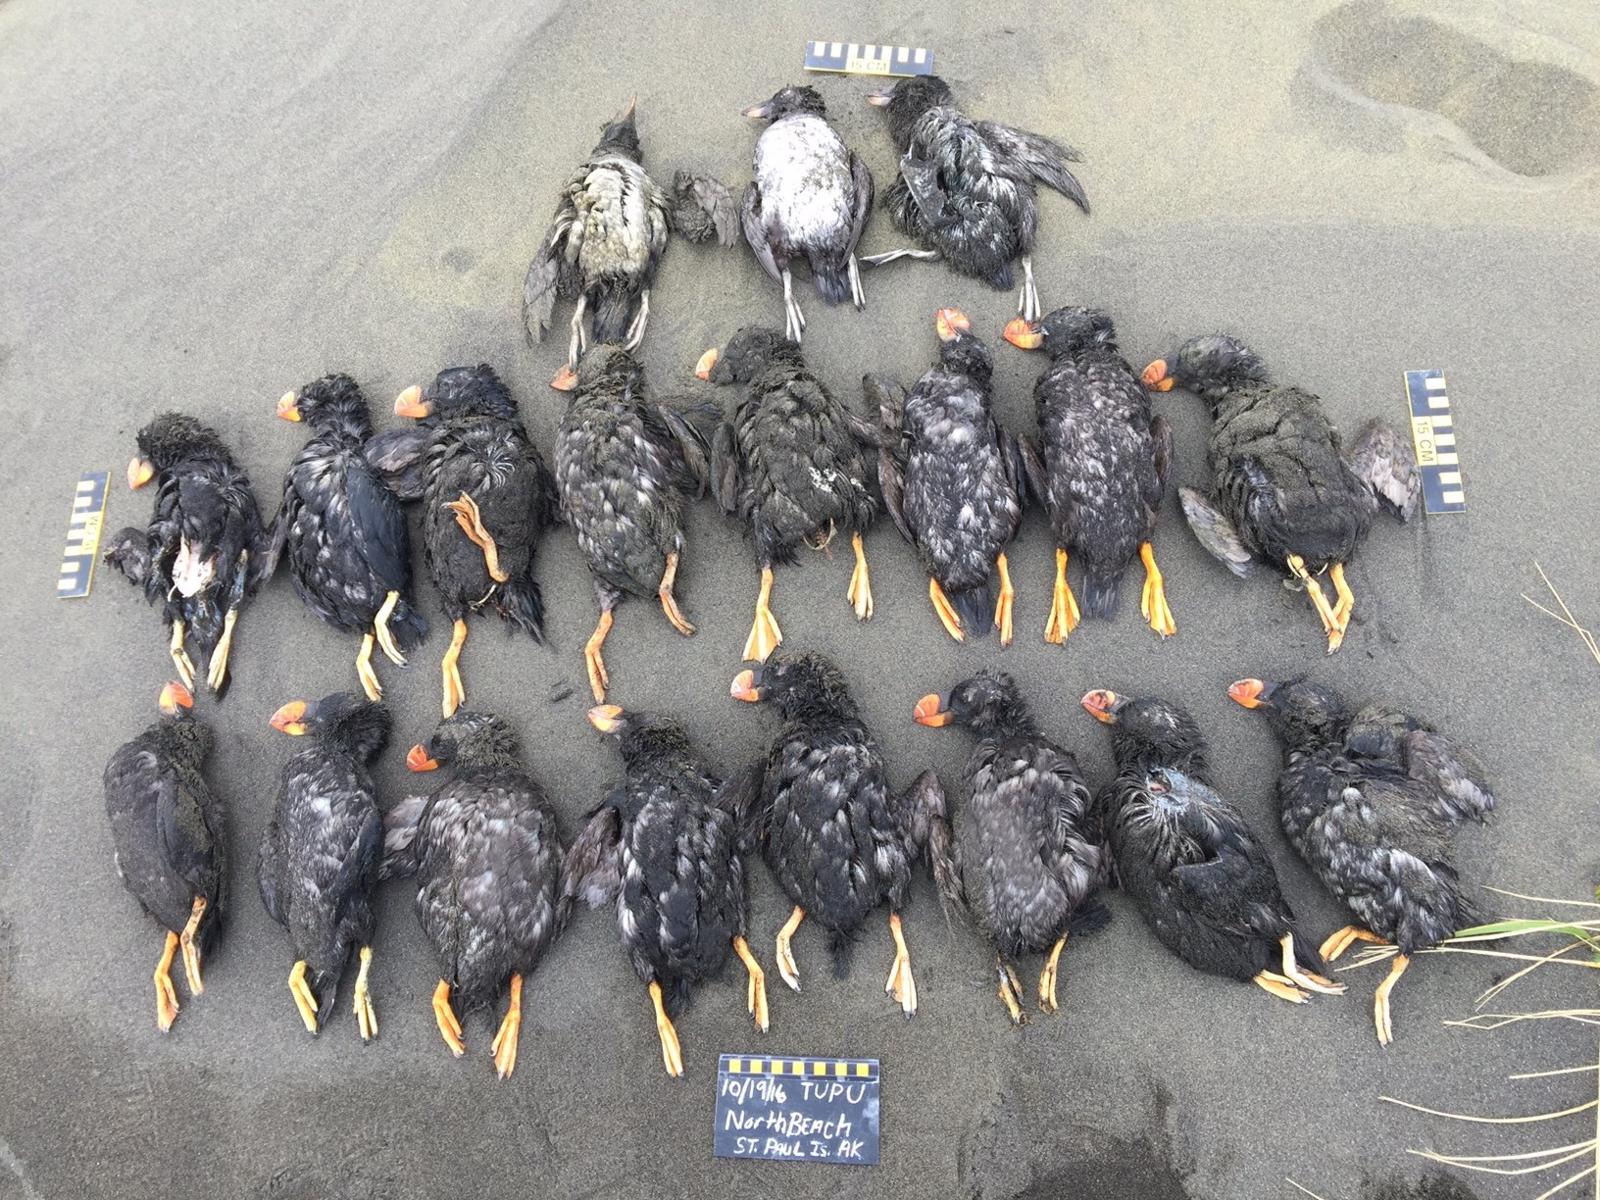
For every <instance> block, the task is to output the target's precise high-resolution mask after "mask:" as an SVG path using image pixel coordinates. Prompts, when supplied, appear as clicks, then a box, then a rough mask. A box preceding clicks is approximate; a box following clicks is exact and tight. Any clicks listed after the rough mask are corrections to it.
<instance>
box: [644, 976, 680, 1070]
mask: <svg viewBox="0 0 1600 1200" xmlns="http://www.w3.org/2000/svg"><path fill="white" fill-rule="evenodd" d="M650 1003H651V1004H652V1005H653V1006H654V1007H655V1010H656V1036H657V1037H659V1038H660V1039H661V1061H662V1062H663V1063H664V1064H665V1065H666V1068H667V1074H668V1075H671V1076H672V1077H673V1078H674V1079H681V1078H682V1077H683V1047H682V1046H680V1045H679V1044H678V1031H677V1030H676V1029H674V1028H673V1026H672V1018H671V1017H669V1016H667V1008H666V1005H664V1004H663V1003H662V1002H661V985H660V984H659V983H657V982H656V981H655V980H654V979H652V980H651V981H650Z"/></svg>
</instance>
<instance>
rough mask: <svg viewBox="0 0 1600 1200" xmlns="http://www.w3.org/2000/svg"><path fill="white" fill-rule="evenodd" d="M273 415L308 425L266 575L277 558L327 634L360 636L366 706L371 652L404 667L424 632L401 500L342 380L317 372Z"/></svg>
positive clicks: (376, 691)
mask: <svg viewBox="0 0 1600 1200" xmlns="http://www.w3.org/2000/svg"><path fill="white" fill-rule="evenodd" d="M278 416H280V417H282V418H283V419H284V420H286V421H304V422H306V423H307V424H308V425H310V426H311V430H312V435H311V440H310V441H308V442H307V443H306V444H305V447H304V448H303V449H302V450H301V451H300V453H299V454H297V455H295V458H294V462H293V463H291V464H290V466H289V471H288V473H287V474H286V475H285V476H284V481H283V501H282V503H281V504H280V505H279V506H278V515H277V516H276V517H274V518H273V523H272V538H271V544H270V545H269V547H268V549H267V562H268V564H269V568H270V569H276V567H277V564H278V563H279V562H280V561H281V560H282V557H283V555H284V554H285V553H287V554H288V556H289V568H290V572H291V575H292V577H293V579H294V590H295V592H296V594H298V595H299V597H300V599H301V600H303V601H304V602H305V606H306V607H307V608H308V609H310V610H311V611H312V612H313V613H315V614H316V615H317V616H318V617H321V618H322V619H323V620H324V621H326V622H327V623H328V624H329V625H332V626H333V627H334V628H335V629H349V630H354V631H357V632H359V633H360V634H361V650H360V652H359V653H358V654H357V655H356V675H357V677H358V678H359V679H360V680H361V686H362V688H363V690H365V692H366V693H367V697H368V698H369V699H371V700H377V699H380V698H381V697H382V696H383V688H382V686H381V685H380V684H379V683H378V676H377V673H376V672H375V671H374V670H373V669H372V650H373V646H374V645H377V646H381V647H382V648H383V652H384V654H386V655H388V657H389V661H390V662H393V663H394V664H396V665H397V666H402V667H403V666H405V665H406V657H405V651H407V650H410V649H413V648H415V646H416V645H417V643H418V642H420V641H421V640H422V639H423V638H424V637H426V636H427V633H428V622H427V621H426V620H425V619H424V618H423V616H422V614H421V613H420V612H418V611H417V608H416V606H415V604H413V603H412V600H411V596H410V592H411V536H410V533H409V532H408V531H407V529H406V514H405V509H404V508H403V507H402V506H401V503H400V498H399V497H398V496H396V495H395V494H394V492H393V491H391V490H390V488H389V485H388V484H387V483H386V482H385V481H384V479H383V477H382V476H381V475H380V474H379V473H378V471H377V469H376V468H374V467H373V466H372V464H371V463H369V462H368V461H367V458H366V454H365V446H366V443H367V439H368V438H370V437H371V436H372V418H371V414H370V413H369V412H368V411H367V398H366V397H365V396H363V395H362V394H361V388H360V387H359V386H358V385H357V384H356V381H355V380H354V379H351V378H350V376H348V375H325V376H323V377H322V378H321V379H318V380H315V381H314V382H312V383H308V384H306V385H305V387H303V388H301V389H300V390H299V391H298V392H287V393H285V394H284V396H283V397H282V399H280V400H279V401H278Z"/></svg>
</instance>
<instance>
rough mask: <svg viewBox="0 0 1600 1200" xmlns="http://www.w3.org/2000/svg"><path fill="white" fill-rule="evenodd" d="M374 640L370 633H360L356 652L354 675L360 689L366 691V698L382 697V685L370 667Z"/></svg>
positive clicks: (375, 698) (378, 698) (377, 698)
mask: <svg viewBox="0 0 1600 1200" xmlns="http://www.w3.org/2000/svg"><path fill="white" fill-rule="evenodd" d="M375 641H376V639H375V638H374V636H373V635H372V634H371V633H364V634H362V635H361V649H360V650H359V651H357V652H356V677H357V678H358V679H360V680H361V690H362V691H364V692H366V693H367V699H368V700H382V699H383V685H382V684H381V683H379V682H378V673H377V672H376V671H374V670H373V669H372V647H373V645H374V643H375Z"/></svg>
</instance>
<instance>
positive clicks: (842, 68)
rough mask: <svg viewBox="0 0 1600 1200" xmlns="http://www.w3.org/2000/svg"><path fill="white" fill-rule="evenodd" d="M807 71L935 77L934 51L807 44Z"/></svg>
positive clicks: (852, 44) (824, 43)
mask: <svg viewBox="0 0 1600 1200" xmlns="http://www.w3.org/2000/svg"><path fill="white" fill-rule="evenodd" d="M805 65H806V70H808V71H832V72H836V73H838V74H842V75H932V74H933V51H932V50H925V49H923V48H922V47H920V46H873V45H864V44H862V43H860V42H807V43H806V64H805Z"/></svg>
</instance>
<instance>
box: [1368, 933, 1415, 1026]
mask: <svg viewBox="0 0 1600 1200" xmlns="http://www.w3.org/2000/svg"><path fill="white" fill-rule="evenodd" d="M1410 965H1411V956H1410V955H1409V954H1397V955H1395V956H1394V965H1392V966H1391V967H1390V968H1389V974H1388V975H1386V976H1384V980H1383V982H1382V983H1380V984H1379V985H1378V990H1377V992H1376V993H1374V994H1373V997H1372V1023H1373V1024H1374V1025H1375V1026H1377V1030H1378V1045H1380V1046H1387V1045H1388V1044H1389V1043H1390V1042H1392V1041H1394V1022H1393V1021H1392V1020H1391V1019H1390V1017H1389V993H1390V992H1392V991H1394V985H1395V984H1397V983H1399V982H1400V976H1402V975H1404V974H1405V973H1406V968H1407V967H1408V966H1410Z"/></svg>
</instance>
